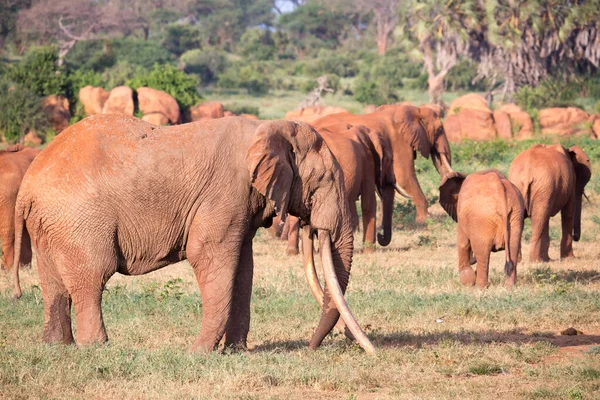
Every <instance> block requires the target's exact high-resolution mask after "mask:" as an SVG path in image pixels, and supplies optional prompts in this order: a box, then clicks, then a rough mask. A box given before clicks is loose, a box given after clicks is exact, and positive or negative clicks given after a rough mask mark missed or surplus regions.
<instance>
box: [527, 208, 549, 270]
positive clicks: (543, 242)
mask: <svg viewBox="0 0 600 400" xmlns="http://www.w3.org/2000/svg"><path fill="white" fill-rule="evenodd" d="M549 247H550V214H549V213H548V212H546V211H545V210H544V211H540V212H536V211H534V212H533V214H532V215H531V247H530V249H529V261H530V262H548V261H550V257H549V256H548V248H549Z"/></svg>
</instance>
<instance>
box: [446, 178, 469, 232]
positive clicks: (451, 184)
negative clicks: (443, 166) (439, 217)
mask: <svg viewBox="0 0 600 400" xmlns="http://www.w3.org/2000/svg"><path fill="white" fill-rule="evenodd" d="M466 178H467V176H466V175H465V174H463V173H461V172H456V171H453V172H450V173H448V174H446V175H444V177H443V178H442V181H441V182H440V205H441V206H442V208H443V209H444V210H445V211H446V212H447V213H448V215H450V216H451V217H452V219H453V220H454V222H458V215H457V209H456V206H457V204H458V194H459V193H460V189H461V187H462V184H463V182H464V181H465V179H466Z"/></svg>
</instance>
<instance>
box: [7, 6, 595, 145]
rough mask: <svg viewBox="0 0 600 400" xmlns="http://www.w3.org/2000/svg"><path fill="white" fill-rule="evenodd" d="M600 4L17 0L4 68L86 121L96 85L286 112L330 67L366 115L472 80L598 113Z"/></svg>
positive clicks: (343, 93)
mask: <svg viewBox="0 0 600 400" xmlns="http://www.w3.org/2000/svg"><path fill="white" fill-rule="evenodd" d="M599 10H600V0H579V1H571V2H568V4H567V5H564V2H562V1H558V0H535V1H527V2H524V1H505V0H486V1H473V0H459V1H452V2H438V1H433V0H427V1H417V0H331V1H324V0H149V1H141V0H127V1H126V0H102V1H91V0H6V1H5V2H4V3H3V4H2V5H0V74H1V75H2V78H3V80H5V81H6V82H7V83H8V84H9V85H17V86H15V88H17V87H18V88H19V90H23V91H25V92H27V93H28V94H27V96H29V98H30V100H32V99H33V98H32V97H31V96H38V97H42V96H46V95H49V94H63V95H65V96H67V97H68V98H69V101H70V104H71V111H72V115H73V116H74V120H75V121H76V120H78V119H80V118H82V117H83V115H82V108H81V107H78V105H77V102H78V99H77V93H78V90H79V88H81V87H83V86H85V85H94V86H102V87H104V88H106V89H111V88H113V87H115V86H118V85H130V86H132V87H134V88H135V87H138V86H140V85H149V86H152V87H156V88H158V89H163V90H167V91H168V92H169V93H171V94H173V95H174V96H175V97H176V99H177V101H178V102H179V104H180V106H182V107H183V108H184V111H185V108H187V107H189V106H190V105H193V104H196V103H198V102H199V101H201V100H200V99H201V98H206V99H218V100H221V99H226V101H227V102H228V103H230V104H234V105H236V106H238V107H257V104H258V107H259V112H260V114H261V116H265V117H269V118H280V117H282V116H283V115H284V113H285V112H286V111H289V110H290V109H293V108H296V107H298V106H299V104H300V103H301V101H302V99H303V97H304V93H306V92H308V91H310V90H311V89H312V88H313V87H314V86H315V79H316V78H317V77H319V76H321V75H328V77H329V84H330V86H331V87H332V88H333V89H335V91H336V94H335V96H331V95H327V96H326V97H325V99H324V101H325V103H326V104H335V105H340V106H344V107H347V108H350V109H351V111H354V112H358V111H361V110H362V107H363V106H364V105H366V104H375V105H379V104H383V103H393V102H397V101H418V102H419V103H422V102H446V103H447V102H448V101H449V100H450V99H452V98H453V97H454V96H456V95H457V94H458V93H462V92H465V91H478V92H482V93H485V94H486V95H487V96H488V97H489V98H490V99H494V100H502V101H511V100H514V101H516V102H517V103H518V104H519V105H521V106H522V107H523V108H525V109H527V110H528V111H530V112H532V113H533V114H535V113H536V112H537V110H539V109H541V108H544V107H550V106H562V105H566V104H569V105H573V104H575V105H579V106H582V107H584V108H585V109H586V111H588V112H598V108H599V107H600V106H599V105H598V104H597V103H596V101H597V100H598V96H599V95H600V76H599V75H598V69H597V66H598V65H599V62H600V52H599V51H597V49H598V48H600V32H598V21H599V20H600V18H599V13H600V11H599ZM332 97H333V98H332ZM230 99H231V100H230ZM10 104H21V103H18V102H9V105H10ZM283 105H285V108H283ZM226 106H229V104H226ZM38 111H39V110H37V109H36V108H35V107H32V108H30V109H29V110H24V108H23V107H12V108H11V109H10V111H7V112H6V113H7V115H11V117H10V118H11V119H13V118H15V116H16V118H17V119H19V120H21V121H22V122H20V123H19V124H20V125H19V127H18V128H15V127H14V126H13V127H11V128H7V127H5V125H1V126H0V129H2V130H3V131H6V135H7V136H8V138H9V139H13V135H14V133H15V132H16V131H18V130H19V129H25V128H27V127H30V126H38V129H44V128H43V127H41V126H39V124H38V123H37V122H36V121H37V120H38V119H39V118H38V117H39V112H38ZM0 113H5V112H4V111H3V109H0ZM15 113H17V114H15ZM19 113H20V114H19ZM0 118H1V119H3V120H7V119H8V118H9V117H7V116H2V117H0ZM15 129H16V130H15Z"/></svg>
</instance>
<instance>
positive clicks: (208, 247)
mask: <svg viewBox="0 0 600 400" xmlns="http://www.w3.org/2000/svg"><path fill="white" fill-rule="evenodd" d="M190 239H191V234H190ZM241 245H242V244H241V243H240V242H237V241H231V240H224V241H221V242H212V241H210V242H207V241H204V240H200V239H199V238H195V239H193V240H188V246H187V255H188V261H189V262H190V264H191V265H192V268H193V269H194V274H195V275H196V280H197V281H198V286H199V287H200V294H201V297H202V310H203V314H202V326H201V327H200V333H199V335H198V337H197V338H196V340H195V341H194V344H193V345H192V348H191V350H192V351H213V350H216V348H217V346H218V345H219V342H220V341H221V339H222V338H223V335H224V334H225V329H226V327H227V325H228V321H229V318H230V315H231V309H232V305H233V302H234V300H233V294H234V292H233V288H234V283H235V281H236V279H237V277H236V269H237V267H238V262H239V259H240V250H241ZM245 278H246V276H245V275H242V276H240V278H239V279H240V282H241V283H242V284H243V281H244V280H245ZM246 296H249V294H246ZM245 302H246V300H243V301H240V303H241V305H240V307H242V306H243V303H245ZM240 303H238V304H240ZM232 327H233V326H232ZM238 328H239V325H238ZM232 334H233V335H234V336H233V338H231V339H230V340H231V341H232V342H233V340H235V339H236V336H235V334H234V333H233V332H232ZM238 335H239V334H238ZM239 337H240V336H238V337H237V339H239Z"/></svg>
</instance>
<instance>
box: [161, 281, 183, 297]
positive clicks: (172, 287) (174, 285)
mask: <svg viewBox="0 0 600 400" xmlns="http://www.w3.org/2000/svg"><path fill="white" fill-rule="evenodd" d="M182 283H183V279H181V278H175V279H170V280H169V281H167V283H165V285H164V286H163V288H162V290H161V291H160V293H159V295H158V298H159V299H160V300H166V299H168V298H169V297H173V298H174V299H176V300H179V299H180V298H181V296H183V291H182V290H181V284H182Z"/></svg>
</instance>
